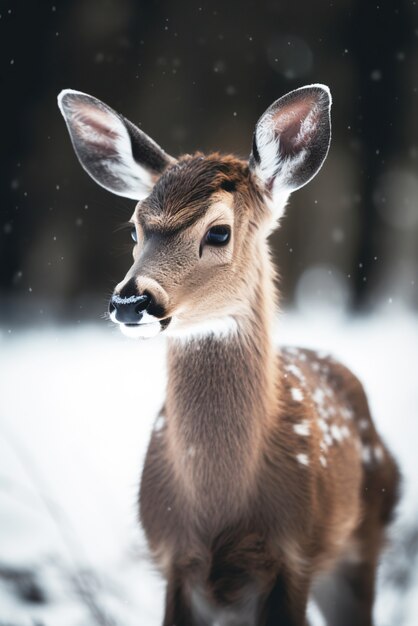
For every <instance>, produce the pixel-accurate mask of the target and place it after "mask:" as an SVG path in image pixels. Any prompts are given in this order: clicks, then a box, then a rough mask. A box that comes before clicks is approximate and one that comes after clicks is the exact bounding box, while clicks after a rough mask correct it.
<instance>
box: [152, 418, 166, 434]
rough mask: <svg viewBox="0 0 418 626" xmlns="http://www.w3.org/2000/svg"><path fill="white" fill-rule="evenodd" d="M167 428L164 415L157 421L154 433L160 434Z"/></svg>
mask: <svg viewBox="0 0 418 626" xmlns="http://www.w3.org/2000/svg"><path fill="white" fill-rule="evenodd" d="M164 426H165V417H164V415H159V416H158V417H157V419H156V420H155V424H154V432H156V433H159V432H160V431H161V430H162V429H163V428H164Z"/></svg>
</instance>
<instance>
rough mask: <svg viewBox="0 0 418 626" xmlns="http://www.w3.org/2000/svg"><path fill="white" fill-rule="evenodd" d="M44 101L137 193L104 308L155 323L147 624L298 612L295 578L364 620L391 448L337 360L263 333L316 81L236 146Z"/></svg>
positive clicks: (100, 109)
mask: <svg viewBox="0 0 418 626" xmlns="http://www.w3.org/2000/svg"><path fill="white" fill-rule="evenodd" d="M59 106H60V108H61V111H62V113H63V115H64V118H65V121H66V123H67V126H68V130H69V133H70V136H71V140H72V143H73V146H74V149H75V151H76V153H77V156H78V158H79V160H80V162H81V165H82V166H83V167H84V169H85V170H86V171H87V172H88V173H89V174H90V176H92V178H94V180H95V181H96V182H98V183H99V184H100V185H102V186H103V187H105V188H106V189H108V190H110V191H112V192H113V193H116V194H118V195H121V196H125V197H128V198H132V199H135V200H138V204H137V205H136V208H135V211H134V214H133V216H132V237H133V239H134V241H135V246H134V250H133V258H134V263H133V265H132V267H131V269H130V270H129V271H128V273H127V275H126V276H125V278H124V279H123V280H122V282H121V283H119V285H118V286H117V287H116V289H115V292H114V295H113V296H112V298H111V301H110V306H109V312H110V318H111V319H112V320H113V321H114V322H116V323H117V324H119V325H120V328H121V330H122V331H123V332H124V333H125V334H127V335H129V336H132V337H151V336H154V335H157V334H158V333H160V332H162V331H164V332H165V333H166V334H167V335H168V337H169V340H168V387H167V398H166V403H165V406H164V408H163V410H162V411H161V414H160V416H159V417H158V419H157V421H156V423H155V427H154V431H153V434H152V437H151V441H150V444H149V448H148V453H147V457H146V461H145V466H144V470H143V475H142V483H141V492H140V519H141V521H142V524H143V526H144V528H145V532H146V534H147V538H148V542H149V546H150V549H151V552H152V554H153V556H154V558H155V561H156V563H157V564H158V566H159V569H160V570H161V572H162V573H163V575H164V576H165V578H166V579H167V583H168V584H167V596H166V609H165V617H164V626H198V625H199V626H208V625H217V626H255V625H263V626H273V625H274V626H278V625H282V626H284V625H286V626H302V625H303V624H306V620H307V617H306V612H307V599H308V595H309V594H312V595H313V596H314V597H315V599H316V602H317V604H318V605H319V607H320V610H321V612H322V613H323V615H324V616H325V617H326V620H327V623H328V624H330V625H331V626H366V625H370V624H372V605H373V595H374V579H375V570H376V565H377V562H378V558H379V552H380V549H381V547H382V542H383V538H384V531H385V526H386V525H387V523H388V522H389V520H390V518H391V514H392V511H393V508H394V505H395V502H396V494H397V484H398V472H397V468H396V464H395V462H394V460H393V458H392V457H391V455H390V453H389V452H388V450H387V449H386V447H385V446H384V444H383V443H382V441H381V439H380V437H379V435H378V434H377V432H376V430H375V427H374V426H373V423H372V420H371V417H370V412H369V408H368V405H367V399H366V396H365V393H364V391H363V388H362V386H361V384H360V382H359V381H358V380H357V378H356V377H355V376H354V375H353V374H352V373H351V372H350V371H348V370H347V369H346V368H345V367H344V366H343V365H341V364H340V363H338V362H336V361H335V360H333V359H332V358H330V357H328V356H324V355H321V354H317V353H315V352H312V351H310V350H303V349H298V348H283V349H280V350H277V349H276V347H275V346H274V344H273V318H274V313H275V306H276V292H275V287H274V270H273V267H272V262H271V259H270V254H269V247H268V242H267V238H268V235H269V234H270V232H271V231H272V229H273V228H274V227H275V226H276V225H277V224H278V221H279V218H280V217H281V215H282V214H283V211H284V207H285V204H286V201H287V199H288V197H289V195H290V193H291V192H292V191H293V190H295V189H298V188H299V187H302V186H303V185H305V184H306V183H307V182H309V180H310V179H311V178H313V177H314V176H315V174H316V173H317V172H318V170H319V169H320V167H321V166H322V163H323V161H324V159H325V157H326V155H327V152H328V147H329V142H330V106H331V98H330V92H329V90H328V88H327V87H325V86H323V85H310V86H307V87H303V88H301V89H297V90H296V91H292V92H291V93H289V94H287V95H286V96H284V97H282V98H280V99H279V100H277V101H276V102H274V103H273V104H272V105H271V106H270V107H269V108H268V109H267V111H266V112H265V113H264V115H262V117H261V118H260V120H259V121H258V123H257V125H256V128H255V133H254V139H253V146H252V153H251V156H250V159H249V162H246V161H242V160H240V159H238V158H236V157H234V156H231V155H226V156H224V155H221V154H218V153H215V154H209V155H208V156H204V155H203V154H200V153H197V154H194V155H192V156H190V155H185V156H182V157H180V158H179V159H177V160H176V159H174V158H172V157H170V156H168V155H167V154H166V153H165V152H164V151H163V150H162V149H161V148H160V147H159V146H157V144H155V143H154V141H152V140H151V139H150V138H149V137H147V135H145V134H144V133H143V132H142V131H141V130H139V129H138V128H136V127H135V126H134V125H133V124H132V123H131V122H129V121H128V120H127V119H125V118H124V117H123V116H121V115H119V114H118V113H115V111H113V110H112V109H111V108H110V107H108V106H107V105H106V104H104V103H103V102H100V101H99V100H97V99H96V98H93V97H92V96H89V95H86V94H83V93H80V92H77V91H72V90H65V91H63V92H62V93H61V94H60V96H59Z"/></svg>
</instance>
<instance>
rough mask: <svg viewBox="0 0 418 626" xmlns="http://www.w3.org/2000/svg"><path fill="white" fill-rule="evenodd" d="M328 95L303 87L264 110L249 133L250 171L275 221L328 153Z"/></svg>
mask: <svg viewBox="0 0 418 626" xmlns="http://www.w3.org/2000/svg"><path fill="white" fill-rule="evenodd" d="M330 110H331V93H330V90H329V89H328V87H326V86H325V85H318V84H317V85H308V86H306V87H301V88H300V89H296V90H295V91H291V92H290V93H288V94H286V95H285V96H283V97H282V98H279V100H276V102H273V104H272V105H271V106H270V107H269V108H268V109H267V111H266V112H265V113H264V114H263V115H262V116H261V118H260V119H259V120H258V122H257V125H256V127H255V131H254V138H253V149H252V153H251V156H250V167H251V169H252V170H253V172H254V173H255V174H256V176H257V177H258V178H259V179H260V180H261V182H262V184H263V185H264V189H265V191H266V193H267V195H268V196H269V199H270V203H271V204H272V209H273V212H274V214H275V217H280V216H281V214H282V212H283V209H284V206H285V204H286V200H287V198H288V196H289V194H290V193H291V192H292V191H294V190H295V189H299V188H300V187H303V185H306V183H308V182H309V181H310V180H311V179H312V178H313V177H314V176H315V174H317V172H318V171H319V170H320V169H321V166H322V164H323V162H324V160H325V157H326V156H327V153H328V148H329V144H330V140H331V117H330Z"/></svg>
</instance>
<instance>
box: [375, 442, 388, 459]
mask: <svg viewBox="0 0 418 626" xmlns="http://www.w3.org/2000/svg"><path fill="white" fill-rule="evenodd" d="M373 452H374V458H375V459H376V461H378V462H379V463H381V462H382V461H383V460H384V458H385V452H384V450H383V447H382V446H381V445H380V444H378V445H377V446H375V447H374V450H373Z"/></svg>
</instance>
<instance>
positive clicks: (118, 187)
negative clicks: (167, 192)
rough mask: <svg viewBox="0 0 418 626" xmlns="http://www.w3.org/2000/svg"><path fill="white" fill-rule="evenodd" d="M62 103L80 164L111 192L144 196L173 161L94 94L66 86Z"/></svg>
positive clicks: (61, 95) (59, 97) (137, 197)
mask: <svg viewBox="0 0 418 626" xmlns="http://www.w3.org/2000/svg"><path fill="white" fill-rule="evenodd" d="M58 106H59V108H60V110H61V113H62V114H63V116H64V119H65V121H66V124H67V128H68V132H69V133H70V137H71V141H72V144H73V147H74V150H75V153H76V154H77V157H78V160H79V161H80V163H81V165H82V166H83V168H84V169H85V170H86V172H87V173H88V174H90V176H91V177H92V178H93V179H94V180H95V181H96V182H97V183H99V185H101V186H102V187H104V188H105V189H107V190H108V191H111V192H112V193H115V194H117V195H119V196H124V197H125V198H131V199H132V200H142V199H143V198H145V197H146V196H147V195H148V194H149V193H150V191H151V190H152V187H153V186H154V184H155V183H156V181H157V180H158V178H159V176H160V175H161V174H162V172H163V171H164V170H165V168H166V167H168V166H169V165H170V164H172V163H174V162H175V159H173V158H172V157H170V156H168V154H166V153H165V152H164V150H162V148H160V146H158V145H157V144H156V143H155V141H153V140H152V139H151V138H150V137H148V135H146V134H145V133H144V132H142V130H140V129H139V128H137V127H136V126H135V125H134V124H132V122H130V121H129V120H127V119H126V118H125V117H123V115H120V114H119V113H116V111H114V110H113V109H111V108H110V106H108V105H107V104H105V103H104V102H101V100H98V99H97V98H94V97H93V96H89V95H88V94H86V93H82V92H81V91H74V90H73V89H64V91H62V92H61V93H60V95H59V96H58Z"/></svg>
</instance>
